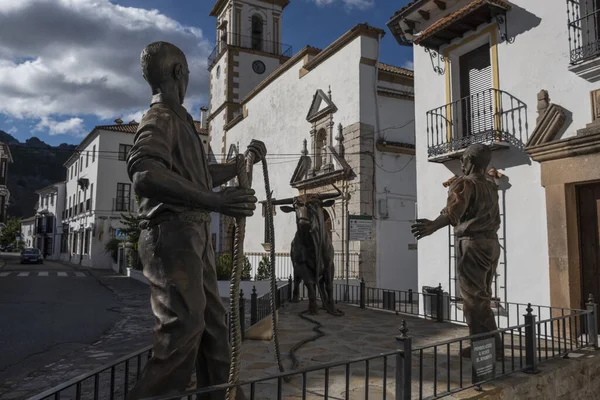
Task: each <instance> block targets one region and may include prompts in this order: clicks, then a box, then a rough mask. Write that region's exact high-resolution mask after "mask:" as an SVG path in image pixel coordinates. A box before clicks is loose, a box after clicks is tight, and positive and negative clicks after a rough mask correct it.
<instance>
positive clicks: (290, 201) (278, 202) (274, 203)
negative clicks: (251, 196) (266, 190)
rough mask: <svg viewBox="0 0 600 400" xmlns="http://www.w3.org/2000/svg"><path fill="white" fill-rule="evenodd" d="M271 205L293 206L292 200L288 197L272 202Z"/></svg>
mask: <svg viewBox="0 0 600 400" xmlns="http://www.w3.org/2000/svg"><path fill="white" fill-rule="evenodd" d="M271 204H273V205H274V206H282V205H285V204H294V198H293V197H288V198H286V199H279V200H273V202H272V203H271Z"/></svg>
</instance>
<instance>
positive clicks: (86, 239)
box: [83, 229, 90, 254]
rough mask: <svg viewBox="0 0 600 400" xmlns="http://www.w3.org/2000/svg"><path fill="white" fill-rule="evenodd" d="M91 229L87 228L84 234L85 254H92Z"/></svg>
mask: <svg viewBox="0 0 600 400" xmlns="http://www.w3.org/2000/svg"><path fill="white" fill-rule="evenodd" d="M89 251H90V230H89V229H86V230H85V236H84V244H83V254H90V252H89Z"/></svg>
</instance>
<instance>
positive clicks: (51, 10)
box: [0, 0, 412, 145]
mask: <svg viewBox="0 0 600 400" xmlns="http://www.w3.org/2000/svg"><path fill="white" fill-rule="evenodd" d="M215 1H216V0H114V1H109V0H18V1H15V0H0V130H3V131H5V132H8V133H10V134H12V135H13V136H14V137H16V138H17V139H18V140H20V141H22V142H24V141H25V140H27V139H28V138H30V137H32V136H37V137H38V138H39V139H41V140H43V141H44V142H46V143H48V144H51V145H58V144H60V143H69V144H78V143H79V142H80V141H81V139H82V138H83V137H84V136H85V135H86V134H87V133H89V132H90V131H91V130H92V129H93V127H94V126H96V125H106V124H112V123H113V121H114V120H115V119H116V118H121V119H122V120H123V121H124V122H129V121H131V120H133V119H135V120H136V121H139V120H140V118H141V115H142V114H143V112H144V111H145V110H146V109H147V108H148V104H149V100H150V90H149V87H148V86H147V84H146V82H145V81H144V79H143V78H142V75H141V69H140V64H139V56H140V52H141V50H142V49H143V48H144V46H145V45H147V44H148V43H151V42H154V41H157V40H163V41H167V42H171V43H173V44H175V45H177V46H178V47H180V48H181V49H182V50H183V51H184V53H185V54H186V56H187V59H188V64H189V66H190V71H191V76H190V85H189V88H188V92H187V95H186V96H187V98H186V102H185V103H184V106H185V107H186V108H187V109H188V111H189V112H190V113H191V114H192V116H194V118H196V119H197V118H199V114H200V111H199V108H200V107H201V106H202V105H206V106H208V71H207V69H206V65H207V57H208V55H209V54H210V52H211V51H212V49H213V48H214V45H215V36H216V19H215V18H214V17H210V16H209V15H208V14H209V12H210V9H211V8H212V6H213V5H214V2H215ZM407 2H408V0H400V1H397V0H394V1H392V0H291V2H290V4H289V5H288V6H287V7H286V8H285V10H284V11H283V15H282V31H283V36H282V42H283V43H285V44H287V45H291V46H292V48H293V51H294V52H297V51H299V50H300V49H302V48H303V47H304V46H306V45H311V46H314V47H318V48H324V47H326V46H328V45H329V44H330V43H331V42H333V41H334V40H335V39H337V38H338V37H339V36H341V35H342V34H344V33H345V32H346V31H348V30H349V29H351V28H352V27H353V26H354V25H356V24H358V23H365V22H366V23H368V24H369V25H372V26H375V27H378V28H381V29H384V30H385V31H386V35H385V36H384V38H383V40H382V43H381V55H380V61H381V62H385V63H389V64H393V65H397V66H402V67H406V68H412V49H411V48H407V47H402V46H399V45H398V44H397V43H396V41H395V40H394V38H393V37H392V35H391V33H390V32H389V30H388V29H387V27H386V25H385V23H386V22H387V21H388V20H389V18H390V17H391V16H392V15H393V13H394V12H395V11H396V10H398V9H399V8H401V7H402V6H403V5H404V4H406V3H407Z"/></svg>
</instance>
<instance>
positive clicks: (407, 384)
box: [384, 320, 412, 400]
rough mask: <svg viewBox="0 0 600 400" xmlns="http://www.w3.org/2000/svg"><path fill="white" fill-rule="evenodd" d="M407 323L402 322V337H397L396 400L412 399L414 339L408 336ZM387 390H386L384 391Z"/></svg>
mask: <svg viewBox="0 0 600 400" xmlns="http://www.w3.org/2000/svg"><path fill="white" fill-rule="evenodd" d="M407 333H408V329H407V328H406V322H405V321H404V320H402V324H401V325H400V336H396V349H397V350H398V352H397V353H396V399H397V400H410V399H411V398H412V391H411V389H412V387H411V382H412V339H411V338H410V337H408V335H407ZM384 390H385V389H384Z"/></svg>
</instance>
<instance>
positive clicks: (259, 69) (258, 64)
mask: <svg viewBox="0 0 600 400" xmlns="http://www.w3.org/2000/svg"><path fill="white" fill-rule="evenodd" d="M265 69H266V68H265V63H264V62H262V61H260V60H256V61H254V62H253V63H252V70H253V71H254V72H256V73H257V74H259V75H260V74H264V72H265Z"/></svg>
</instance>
